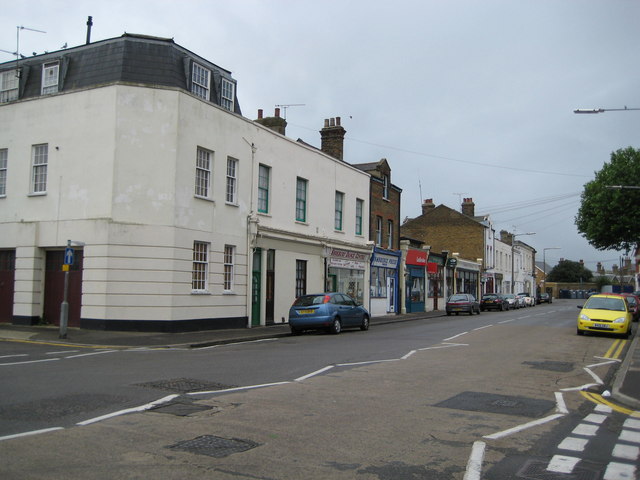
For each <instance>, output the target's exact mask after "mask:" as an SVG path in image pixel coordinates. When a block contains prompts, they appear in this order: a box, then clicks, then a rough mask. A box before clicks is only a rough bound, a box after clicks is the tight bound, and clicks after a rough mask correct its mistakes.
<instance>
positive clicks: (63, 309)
mask: <svg viewBox="0 0 640 480" xmlns="http://www.w3.org/2000/svg"><path fill="white" fill-rule="evenodd" d="M71 264H73V249H72V248H71V240H67V248H66V249H65V251H64V265H63V270H64V293H63V297H62V303H61V304H60V333H59V335H58V337H59V338H67V324H68V323H69V302H68V301H67V297H68V295H69V270H70V266H71Z"/></svg>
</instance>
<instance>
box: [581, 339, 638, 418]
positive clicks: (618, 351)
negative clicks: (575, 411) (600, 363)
mask: <svg viewBox="0 0 640 480" xmlns="http://www.w3.org/2000/svg"><path fill="white" fill-rule="evenodd" d="M626 345H627V340H623V339H618V340H616V341H615V342H613V344H612V345H611V347H609V350H607V353H605V354H604V358H610V359H612V360H618V359H619V358H620V356H621V355H622V351H623V350H624V347H625V346H626ZM580 394H581V395H582V396H583V397H584V398H586V399H587V400H589V401H591V402H594V403H599V404H600V405H606V406H607V407H610V408H611V409H612V410H614V411H616V412H619V413H623V414H625V415H630V416H632V417H640V412H638V411H636V410H631V409H629V408H625V407H621V406H620V405H616V404H615V403H612V402H610V401H609V400H607V399H606V398H605V397H603V396H602V395H600V394H597V393H592V392H586V391H584V390H583V391H581V392H580Z"/></svg>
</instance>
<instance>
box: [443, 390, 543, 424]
mask: <svg viewBox="0 0 640 480" xmlns="http://www.w3.org/2000/svg"><path fill="white" fill-rule="evenodd" d="M435 406H436V407H442V408H452V409H455V410H468V411H471V412H488V413H500V414H505V415H521V416H524V417H531V418H537V417H540V416H542V415H544V414H545V413H546V412H548V411H549V410H551V409H552V408H554V407H555V402H552V401H550V400H538V399H536V398H527V397H516V396H511V395H496V394H492V393H482V392H462V393H459V394H458V395H456V396H454V397H451V398H449V399H447V400H444V401H443V402H440V403H437V404H436V405H435Z"/></svg>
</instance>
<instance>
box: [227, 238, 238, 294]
mask: <svg viewBox="0 0 640 480" xmlns="http://www.w3.org/2000/svg"><path fill="white" fill-rule="evenodd" d="M235 251H236V247H234V246H233V245H225V246H224V290H225V291H227V292H230V291H231V290H233V277H234V270H235V267H234V263H235V262H234V257H235Z"/></svg>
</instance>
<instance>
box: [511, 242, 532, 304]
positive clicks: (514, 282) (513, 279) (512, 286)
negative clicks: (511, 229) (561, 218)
mask: <svg viewBox="0 0 640 480" xmlns="http://www.w3.org/2000/svg"><path fill="white" fill-rule="evenodd" d="M535 234H536V232H527V233H512V234H511V293H516V291H515V288H516V281H515V280H516V279H515V268H514V266H515V265H514V253H515V249H514V247H515V244H516V237H521V236H522V235H535Z"/></svg>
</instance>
